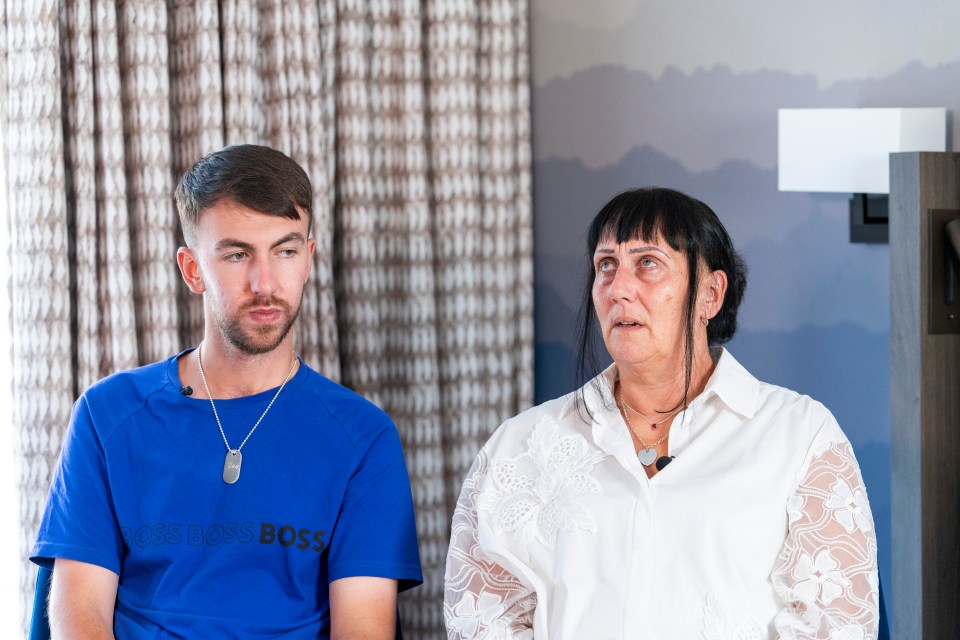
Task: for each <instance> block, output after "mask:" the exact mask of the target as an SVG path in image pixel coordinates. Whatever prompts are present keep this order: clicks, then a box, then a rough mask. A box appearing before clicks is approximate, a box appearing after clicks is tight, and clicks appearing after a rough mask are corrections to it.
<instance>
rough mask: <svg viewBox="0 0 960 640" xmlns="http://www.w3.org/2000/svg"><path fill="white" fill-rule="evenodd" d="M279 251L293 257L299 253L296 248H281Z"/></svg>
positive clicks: (282, 254)
mask: <svg viewBox="0 0 960 640" xmlns="http://www.w3.org/2000/svg"><path fill="white" fill-rule="evenodd" d="M277 253H279V254H280V255H281V256H283V257H284V258H292V257H293V256H295V255H297V250H296V249H280V251H278V252H277Z"/></svg>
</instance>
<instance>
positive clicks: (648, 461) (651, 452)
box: [223, 449, 657, 482]
mask: <svg viewBox="0 0 960 640" xmlns="http://www.w3.org/2000/svg"><path fill="white" fill-rule="evenodd" d="M237 453H240V452H239V451H238V452H237ZM637 459H638V460H639V461H640V464H642V465H643V466H645V467H649V466H650V465H652V464H653V461H654V460H656V459H657V451H656V450H655V449H640V451H637ZM239 466H240V465H239V463H238V464H237V467H239ZM237 473H240V470H239V468H238V469H237ZM223 479H224V480H227V469H226V467H224V469H223ZM227 482H230V481H229V480H227Z"/></svg>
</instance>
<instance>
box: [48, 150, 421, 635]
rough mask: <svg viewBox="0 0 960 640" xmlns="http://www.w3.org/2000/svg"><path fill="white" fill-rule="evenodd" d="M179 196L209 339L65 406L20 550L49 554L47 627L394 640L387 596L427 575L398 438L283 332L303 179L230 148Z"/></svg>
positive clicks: (303, 277)
mask: <svg viewBox="0 0 960 640" xmlns="http://www.w3.org/2000/svg"><path fill="white" fill-rule="evenodd" d="M176 201H177V208H178V210H179V213H180V222H181V225H182V227H183V232H184V237H185V239H186V242H187V245H188V246H187V247H182V248H181V249H180V250H179V252H178V253H177V263H178V265H179V267H180V272H181V274H182V275H183V279H184V281H185V282H186V284H187V286H188V287H189V288H190V290H191V291H192V292H194V293H197V294H201V295H202V296H203V309H204V339H203V342H202V343H201V344H200V345H199V346H198V347H197V348H196V349H190V350H187V351H184V352H183V353H180V354H178V355H175V356H172V357H171V358H169V359H168V360H166V361H163V362H158V363H155V364H152V365H149V366H146V367H142V368H140V369H136V370H133V371H127V372H123V373H118V374H115V375H113V376H110V377H108V378H106V379H104V380H102V381H100V382H98V383H97V384H95V385H94V386H93V387H91V388H90V389H89V390H88V391H87V392H85V393H84V394H83V396H82V397H81V398H80V399H79V400H78V401H77V403H76V405H75V407H74V412H73V418H72V420H71V425H70V429H69V432H68V434H67V438H66V441H65V443H64V446H63V451H62V454H61V459H60V464H59V467H58V469H57V471H56V475H55V476H54V480H53V485H52V487H51V491H50V499H49V501H48V503H47V508H46V512H45V514H44V517H43V521H42V523H41V525H40V531H39V534H38V539H37V543H36V546H35V547H34V549H33V554H32V559H33V560H34V561H35V562H37V563H40V564H46V565H50V564H54V565H55V566H54V571H53V585H52V587H51V595H50V622H51V627H52V631H53V635H54V637H57V638H85V639H86V638H112V637H115V636H116V637H119V638H167V637H170V638H195V637H203V638H227V637H231V638H260V637H262V638H267V637H269V638H306V637H321V638H325V637H333V638H351V639H352V638H393V634H394V622H395V611H396V596H397V590H398V587H399V588H400V589H404V588H408V587H411V586H414V585H416V584H418V583H419V582H420V581H421V580H422V577H421V573H420V560H419V556H418V553H417V540H416V531H415V529H414V520H413V504H412V499H411V494H410V483H409V479H408V477H407V470H406V466H405V463H404V459H403V455H402V452H401V449H400V441H399V438H398V436H397V432H396V429H395V428H394V426H393V423H392V422H391V421H390V419H389V418H388V417H387V416H386V414H384V413H383V412H382V411H380V410H379V409H377V408H376V407H375V406H373V405H372V404H370V403H369V402H367V401H366V400H364V399H362V398H361V397H359V396H358V395H356V394H354V393H352V392H350V391H348V390H347V389H344V388H343V387H340V386H338V385H337V384H335V383H333V382H331V381H329V380H327V379H326V378H324V377H322V376H321V375H319V374H317V373H315V372H314V371H312V370H310V369H309V368H308V367H307V366H306V365H305V364H303V363H302V362H300V360H299V359H298V358H297V357H296V354H295V352H294V341H293V335H292V334H291V333H290V327H291V325H292V324H293V321H294V319H295V318H296V316H297V313H298V312H299V310H300V302H301V297H302V293H303V286H304V284H305V283H306V281H307V278H308V276H309V275H310V265H311V257H312V255H313V251H314V245H315V241H314V239H313V238H312V237H311V234H310V229H311V222H312V198H311V188H310V182H309V180H308V178H307V175H306V174H305V173H304V171H303V170H302V169H301V168H300V167H299V166H298V165H297V164H296V163H294V162H293V161H292V160H291V159H290V158H288V157H287V156H285V155H283V154H282V153H280V152H279V151H275V150H273V149H269V148H266V147H259V146H253V145H242V146H231V147H227V148H225V149H223V150H221V151H218V152H216V153H213V154H210V155H209V156H207V157H205V158H203V159H201V160H200V161H199V162H198V163H197V164H196V165H194V166H193V168H192V169H190V171H189V172H187V174H186V175H184V176H183V178H182V179H181V181H180V184H179V186H178V187H177V193H176Z"/></svg>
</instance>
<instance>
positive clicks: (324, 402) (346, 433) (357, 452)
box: [307, 372, 383, 458]
mask: <svg viewBox="0 0 960 640" xmlns="http://www.w3.org/2000/svg"><path fill="white" fill-rule="evenodd" d="M314 373H316V372H314ZM316 375H317V376H318V377H320V378H321V379H322V380H323V381H325V382H328V383H330V384H334V385H336V383H335V382H333V381H332V380H329V379H327V378H324V377H323V376H322V375H320V374H319V373H316ZM337 386H341V385H337ZM307 389H308V390H309V392H310V393H312V394H313V395H314V397H316V398H317V401H318V402H319V403H320V404H321V405H322V406H323V409H324V411H326V412H327V415H328V416H330V418H331V420H332V421H333V422H335V423H336V424H337V426H338V427H339V428H340V431H341V432H342V433H343V435H344V436H346V438H347V440H348V441H349V442H350V446H351V447H353V452H354V454H355V455H356V456H357V458H360V457H362V452H361V450H360V448H359V447H358V445H357V441H356V439H355V438H354V434H353V433H352V432H351V430H350V429H348V428H347V427H346V425H345V424H344V423H343V421H342V420H341V419H340V416H339V415H337V414H336V413H335V412H334V411H331V409H330V407H329V406H328V405H327V400H326V398H324V396H323V394H322V393H320V391H319V390H318V389H317V388H316V386H315V385H313V384H308V385H307ZM342 389H343V391H346V392H347V393H352V394H354V395H356V396H357V397H358V398H359V399H361V400H363V401H364V402H367V403H369V404H370V406H371V407H373V408H374V409H376V410H377V411H383V410H382V409H380V408H379V407H377V405H375V404H373V403H372V402H370V400H368V399H367V398H364V397H363V396H362V395H360V394H359V393H356V392H355V391H352V390H350V389H348V388H346V387H342Z"/></svg>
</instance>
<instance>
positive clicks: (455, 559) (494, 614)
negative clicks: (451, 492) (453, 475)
mask: <svg viewBox="0 0 960 640" xmlns="http://www.w3.org/2000/svg"><path fill="white" fill-rule="evenodd" d="M488 469H489V463H488V461H487V457H486V454H485V453H484V452H483V451H481V452H480V454H479V456H478V457H477V460H476V462H474V465H473V468H472V469H471V470H470V473H469V474H468V475H467V479H466V481H465V482H464V484H463V490H462V491H461V493H460V498H459V500H458V501H457V508H456V511H455V512H454V514H453V523H452V526H451V532H450V533H451V535H450V550H449V553H448V554H447V569H446V575H445V579H444V599H443V615H444V619H445V620H446V624H447V636H448V637H449V638H450V640H467V639H471V640H474V639H475V640H532V638H533V611H534V609H535V608H536V606H537V596H536V593H534V592H533V591H532V590H530V589H529V588H527V587H525V586H524V585H523V584H522V583H521V582H520V581H519V580H518V579H517V578H516V577H515V576H514V575H513V574H511V573H510V572H509V571H507V570H506V569H504V568H503V567H501V566H500V565H498V564H497V563H496V562H494V561H493V560H492V559H490V558H489V557H488V556H487V555H486V553H484V551H483V549H481V548H480V544H479V542H478V540H477V498H478V495H479V487H480V486H481V485H482V483H483V481H484V479H485V478H486V476H487V473H488Z"/></svg>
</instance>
